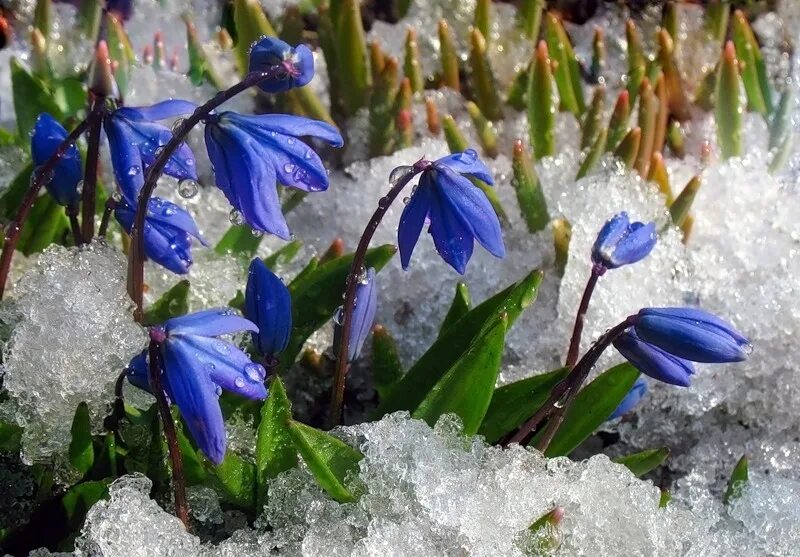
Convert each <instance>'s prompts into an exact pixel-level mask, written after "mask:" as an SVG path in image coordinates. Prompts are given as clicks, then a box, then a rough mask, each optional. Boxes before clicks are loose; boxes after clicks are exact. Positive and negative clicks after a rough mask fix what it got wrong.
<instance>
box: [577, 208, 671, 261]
mask: <svg viewBox="0 0 800 557" xmlns="http://www.w3.org/2000/svg"><path fill="white" fill-rule="evenodd" d="M655 245H656V225H655V223H653V222H649V223H647V224H644V223H642V222H631V221H630V219H629V218H628V213H625V212H622V213H618V214H617V215H614V216H613V217H611V218H610V219H609V220H608V221H607V222H606V223H605V224H604V225H603V228H602V229H601V230H600V233H599V234H598V235H597V239H596V240H595V242H594V246H592V262H593V263H594V264H595V265H598V266H600V267H601V268H603V269H616V268H617V267H621V266H623V265H629V264H631V263H636V262H637V261H640V260H642V259H644V258H645V257H647V255H648V254H649V253H650V252H651V251H653V247H655Z"/></svg>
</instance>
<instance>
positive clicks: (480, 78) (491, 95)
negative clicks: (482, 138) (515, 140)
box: [469, 27, 503, 120]
mask: <svg viewBox="0 0 800 557" xmlns="http://www.w3.org/2000/svg"><path fill="white" fill-rule="evenodd" d="M487 48H488V47H487V45H486V38H485V37H484V36H483V34H481V32H480V31H479V30H478V29H477V28H474V27H473V28H472V32H471V33H470V50H469V68H470V73H471V77H472V79H471V84H472V90H473V92H474V94H475V100H476V101H477V105H478V106H479V107H480V111H481V112H482V113H483V114H485V115H486V117H487V118H489V119H490V120H499V119H500V118H502V117H503V112H502V110H501V106H502V103H501V101H500V89H499V88H498V86H497V83H496V82H495V79H494V73H493V72H492V66H491V64H490V63H489V55H488V52H487Z"/></svg>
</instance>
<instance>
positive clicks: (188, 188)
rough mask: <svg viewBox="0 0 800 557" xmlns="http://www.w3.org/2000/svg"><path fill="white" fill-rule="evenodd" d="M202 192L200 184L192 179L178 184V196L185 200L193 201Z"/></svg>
mask: <svg viewBox="0 0 800 557" xmlns="http://www.w3.org/2000/svg"><path fill="white" fill-rule="evenodd" d="M199 190H200V184H198V183H197V182H196V181H195V180H192V179H191V178H187V179H185V180H181V181H180V182H178V195H180V196H181V197H182V198H184V199H191V198H193V197H194V196H195V195H197V192H198V191H199Z"/></svg>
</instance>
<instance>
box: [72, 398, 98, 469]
mask: <svg viewBox="0 0 800 557" xmlns="http://www.w3.org/2000/svg"><path fill="white" fill-rule="evenodd" d="M70 433H71V434H72V437H71V439H70V442H69V461H70V464H72V466H74V467H75V469H76V470H77V471H78V472H80V473H81V474H86V472H88V471H89V470H90V469H91V468H92V464H94V447H93V446H92V424H91V422H90V420H89V407H88V406H87V405H86V403H85V402H81V403H80V404H78V408H77V409H76V410H75V417H74V418H73V419H72V428H71V429H70Z"/></svg>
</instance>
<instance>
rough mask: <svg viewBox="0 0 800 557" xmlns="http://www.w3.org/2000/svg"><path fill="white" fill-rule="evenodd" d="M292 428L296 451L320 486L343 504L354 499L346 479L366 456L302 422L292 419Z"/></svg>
mask: <svg viewBox="0 0 800 557" xmlns="http://www.w3.org/2000/svg"><path fill="white" fill-rule="evenodd" d="M289 431H290V432H291V435H292V439H293V440H294V445H295V447H296V448H297V452H299V453H300V456H302V457H303V461H304V462H305V463H306V465H307V466H308V469H309V470H311V473H312V474H313V475H314V478H315V479H316V480H317V483H319V485H320V487H322V489H324V490H325V491H326V492H327V493H328V495H330V496H331V497H333V498H334V499H335V500H336V501H338V502H340V503H349V502H352V501H355V500H356V496H355V495H354V494H353V493H352V492H351V491H350V490H349V489H348V487H347V485H346V481H347V476H348V475H349V474H353V473H355V472H356V471H357V470H358V462H359V461H360V460H361V459H362V458H364V455H362V454H361V453H360V452H359V451H357V450H356V449H354V448H353V447H351V446H350V445H348V444H347V443H345V442H344V441H342V440H340V439H337V438H336V437H333V436H332V435H330V434H328V433H325V432H324V431H320V430H318V429H314V428H313V427H310V426H307V425H305V424H301V423H300V422H295V421H290V422H289Z"/></svg>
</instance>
